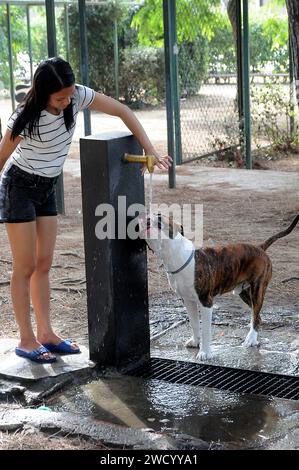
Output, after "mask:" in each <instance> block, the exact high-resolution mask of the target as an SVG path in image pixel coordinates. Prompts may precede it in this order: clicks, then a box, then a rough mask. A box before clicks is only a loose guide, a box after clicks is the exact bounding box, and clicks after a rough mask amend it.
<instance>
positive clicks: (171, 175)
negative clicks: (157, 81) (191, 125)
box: [163, 0, 176, 188]
mask: <svg viewBox="0 0 299 470" xmlns="http://www.w3.org/2000/svg"><path fill="white" fill-rule="evenodd" d="M163 21H164V51H165V87H166V118H167V149H168V154H169V155H171V156H172V157H173V163H172V166H171V168H170V169H169V171H168V185H169V187H170V188H175V186H176V171H175V170H176V155H175V139H174V121H173V113H174V100H173V91H172V86H173V82H172V52H171V43H172V41H171V25H170V14H169V2H168V1H167V0H163Z"/></svg>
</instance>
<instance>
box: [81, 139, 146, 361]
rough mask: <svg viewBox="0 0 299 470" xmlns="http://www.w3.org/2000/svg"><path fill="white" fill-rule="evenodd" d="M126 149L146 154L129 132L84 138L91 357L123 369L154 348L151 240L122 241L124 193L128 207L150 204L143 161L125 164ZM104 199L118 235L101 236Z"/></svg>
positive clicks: (127, 218)
mask: <svg viewBox="0 0 299 470" xmlns="http://www.w3.org/2000/svg"><path fill="white" fill-rule="evenodd" d="M125 152H126V153H132V154H142V148H141V147H140V145H139V143H138V142H137V141H136V139H135V138H134V137H133V136H132V135H129V134H128V133H124V132H115V133H106V134H101V135H97V136H88V137H85V138H82V139H80V158H81V182H82V202H83V224H84V246H85V264H86V282H87V310H88V330H89V347H90V358H91V359H92V360H93V361H95V362H96V363H97V364H98V365H100V366H105V367H108V366H113V367H117V368H122V367H126V366H129V365H131V364H133V363H140V362H143V361H145V360H147V359H148V358H149V349H150V337H149V319H148V291H147V261H146V246H145V242H144V241H143V240H140V239H137V240H130V239H129V238H128V237H126V239H117V231H118V224H117V220H118V218H119V217H122V220H123V215H121V213H122V211H119V210H118V201H119V199H118V197H119V196H126V206H127V208H128V207H129V206H130V205H131V204H135V203H139V204H144V180H143V177H142V176H141V173H140V166H141V165H140V164H132V163H131V164H130V163H123V161H122V156H123V154H124V153H125ZM103 203H106V204H107V203H108V204H111V205H112V206H113V208H114V210H115V219H116V239H107V238H106V239H104V240H100V239H99V238H98V237H97V236H96V225H97V223H98V222H99V221H100V220H101V219H102V217H99V216H98V215H96V208H97V207H98V206H99V204H103ZM104 217H105V216H104ZM132 218H133V217H131V218H130V217H126V221H125V223H126V225H125V227H126V226H127V223H128V222H129V221H130V220H132Z"/></svg>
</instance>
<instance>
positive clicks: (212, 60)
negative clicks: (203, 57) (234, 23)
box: [208, 14, 237, 73]
mask: <svg viewBox="0 0 299 470" xmlns="http://www.w3.org/2000/svg"><path fill="white" fill-rule="evenodd" d="M208 47H209V72H210V73H234V72H236V66H237V63H236V52H235V47H234V38H233V32H232V27H231V24H230V21H229V19H228V16H227V15H226V14H225V15H223V14H219V15H218V17H217V20H216V22H215V25H214V31H213V36H212V38H211V40H210V41H209V45H208Z"/></svg>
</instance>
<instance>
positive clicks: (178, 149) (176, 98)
mask: <svg viewBox="0 0 299 470" xmlns="http://www.w3.org/2000/svg"><path fill="white" fill-rule="evenodd" d="M168 4H169V8H170V17H169V19H170V31H171V47H172V48H171V54H172V63H171V65H172V82H173V88H172V90H173V104H174V131H175V156H176V164H177V165H181V164H182V143H181V120H180V93H179V77H178V52H179V49H178V42H177V27H176V2H173V1H169V2H168Z"/></svg>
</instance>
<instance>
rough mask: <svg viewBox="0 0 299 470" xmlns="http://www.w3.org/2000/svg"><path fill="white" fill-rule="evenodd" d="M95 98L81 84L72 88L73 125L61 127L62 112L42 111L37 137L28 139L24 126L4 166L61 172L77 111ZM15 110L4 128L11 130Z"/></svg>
mask: <svg viewBox="0 0 299 470" xmlns="http://www.w3.org/2000/svg"><path fill="white" fill-rule="evenodd" d="M94 96H95V92H94V90H92V89H91V88H88V87H86V86H83V85H75V91H74V94H73V96H72V104H73V116H74V122H73V124H72V127H71V128H70V130H69V131H68V130H67V129H66V127H65V124H64V117H63V111H61V113H60V114H59V115H54V114H51V113H49V112H48V111H46V110H43V111H42V112H41V116H40V119H39V122H38V128H39V134H40V138H39V136H38V135H36V133H35V134H34V136H32V138H30V137H29V136H28V132H26V131H27V126H26V127H25V129H24V131H23V132H21V134H20V137H22V140H21V142H20V143H19V144H18V146H17V147H16V149H15V150H14V152H13V153H12V154H11V156H10V157H9V159H8V161H7V164H6V165H5V166H6V167H9V166H11V165H12V164H14V165H16V166H18V167H19V168H21V169H22V170H24V171H27V173H33V174H36V175H40V176H47V177H54V176H58V175H59V174H60V173H61V170H62V167H63V164H64V161H65V159H66V157H67V154H68V152H69V148H70V145H71V141H72V138H73V135H74V132H75V127H76V121H77V117H78V112H79V111H81V110H82V109H85V108H88V106H89V105H90V104H91V103H92V101H93V99H94ZM17 113H18V110H16V111H15V112H14V113H13V114H12V116H11V117H10V119H9V121H8V123H7V128H8V129H9V130H10V131H11V130H12V126H13V123H14V120H15V119H16V115H17Z"/></svg>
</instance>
